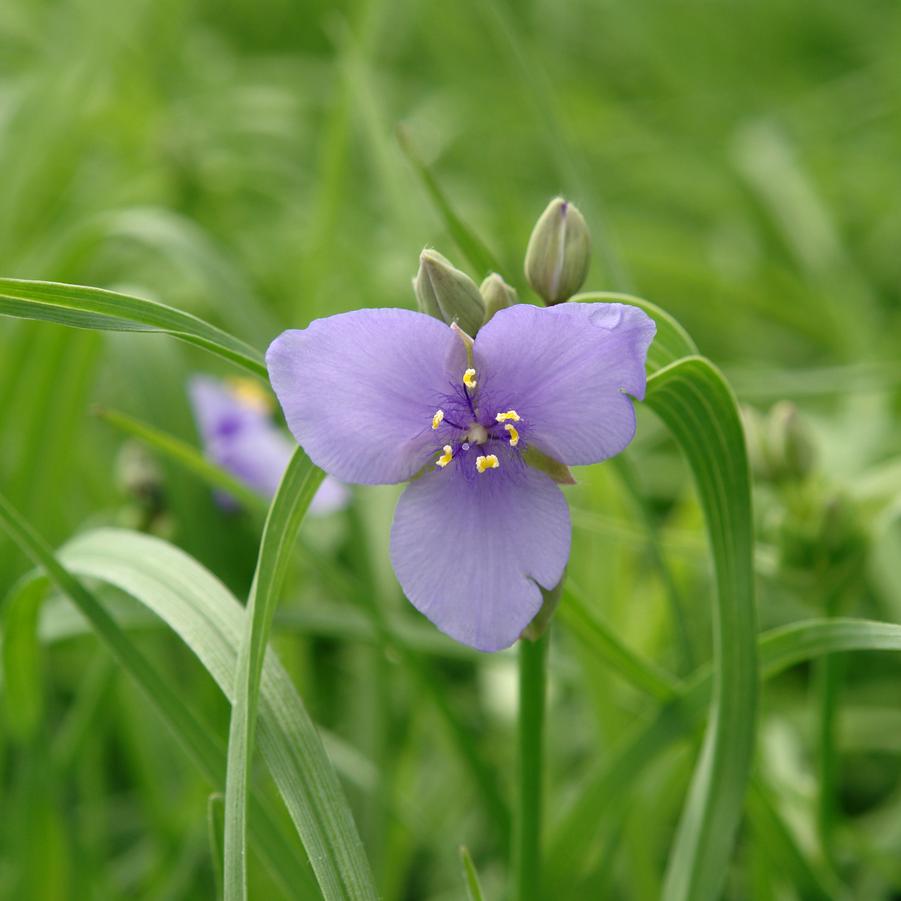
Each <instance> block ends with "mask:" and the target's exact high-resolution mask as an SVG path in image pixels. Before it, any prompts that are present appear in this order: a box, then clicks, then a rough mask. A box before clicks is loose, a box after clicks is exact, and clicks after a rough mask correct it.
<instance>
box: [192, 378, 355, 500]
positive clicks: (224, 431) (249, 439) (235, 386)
mask: <svg viewBox="0 0 901 901" xmlns="http://www.w3.org/2000/svg"><path fill="white" fill-rule="evenodd" d="M188 396H189V398H190V400H191V408H192V410H193V412H194V418H195V419H196V420H197V425H198V428H199V430H200V437H201V440H202V442H203V448H204V452H205V453H206V455H207V457H209V458H210V459H211V460H212V461H213V462H214V463H215V464H216V465H217V466H221V467H222V468H223V469H225V470H226V471H227V472H229V473H231V474H232V475H233V476H235V478H237V479H240V480H241V481H242V482H244V484H245V485H247V486H248V487H249V488H252V489H253V490H254V491H256V492H257V494H259V495H261V496H262V497H265V498H267V499H268V498H271V497H272V496H273V495H274V494H275V490H276V488H278V483H279V482H280V481H281V478H282V476H283V475H284V472H285V468H286V467H287V466H288V462H289V461H290V459H291V455H292V454H293V453H294V444H293V442H292V441H291V439H290V438H288V436H287V435H286V434H285V433H284V432H283V431H282V430H281V429H279V428H278V427H277V426H276V425H275V423H274V422H273V421H272V417H271V415H270V414H271V412H272V410H271V407H272V396H271V395H270V394H268V393H267V392H265V391H264V390H263V389H262V388H260V386H259V385H258V384H257V383H256V382H253V381H250V380H249V379H230V380H229V381H227V382H223V381H220V380H219V379H214V378H211V377H210V376H206V375H195V376H193V377H192V378H191V380H190V381H189V383H188ZM216 499H217V500H218V501H219V503H220V504H221V505H222V506H223V507H225V508H229V509H233V508H235V507H237V506H238V504H237V501H236V500H235V499H234V498H233V497H232V496H231V495H230V494H226V493H225V492H221V491H220V492H217V493H216ZM348 500H349V492H348V490H347V488H346V487H345V486H344V485H342V484H341V483H340V482H338V481H337V480H336V479H326V480H325V481H324V482H323V483H322V484H321V485H320V486H319V490H318V491H317V492H316V495H315V497H314V498H313V502H312V503H311V504H310V513H312V514H313V515H314V516H316V515H325V514H327V513H332V512H333V511H335V510H340V509H341V508H342V507H344V506H346V505H347V502H348Z"/></svg>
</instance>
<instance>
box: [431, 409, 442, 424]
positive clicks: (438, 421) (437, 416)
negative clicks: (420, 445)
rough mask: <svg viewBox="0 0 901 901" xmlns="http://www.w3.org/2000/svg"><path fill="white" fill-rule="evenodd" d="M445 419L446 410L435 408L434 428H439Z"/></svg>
mask: <svg viewBox="0 0 901 901" xmlns="http://www.w3.org/2000/svg"><path fill="white" fill-rule="evenodd" d="M443 421H444V410H435V415H434V416H433V417H432V428H433V429H437V428H438V426H439V425H441V423H442V422H443Z"/></svg>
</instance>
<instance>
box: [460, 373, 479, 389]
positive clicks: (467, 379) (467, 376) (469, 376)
mask: <svg viewBox="0 0 901 901" xmlns="http://www.w3.org/2000/svg"><path fill="white" fill-rule="evenodd" d="M463 384H464V385H466V387H467V388H469V389H470V390H472V389H473V388H475V386H476V385H478V382H477V381H476V371H475V369H467V370H466V372H464V373H463Z"/></svg>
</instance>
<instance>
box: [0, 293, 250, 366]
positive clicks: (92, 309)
mask: <svg viewBox="0 0 901 901" xmlns="http://www.w3.org/2000/svg"><path fill="white" fill-rule="evenodd" d="M0 316H13V317H16V318H18V319H36V320H41V321H43V322H56V323H59V324H61V325H69V326H73V327H74V328H86V329H99V330H101V331H120V332H166V333H168V334H170V335H174V336H175V337H176V338H180V339H181V340H182V341H187V342H189V343H190V344H196V345H197V346H198V347H203V348H205V349H206V350H209V351H211V352H212V353H215V354H218V355H219V356H221V357H224V358H225V359H227V360H229V361H230V362H232V363H236V364H237V365H239V366H242V367H244V369H246V370H248V371H249V372H251V373H253V374H254V375H257V376H262V377H263V378H265V377H266V366H265V363H264V362H263V357H262V355H261V354H260V353H259V351H257V350H255V349H254V348H252V347H250V345H248V344H245V343H244V342H243V341H241V340H239V339H238V338H234V337H232V336H231V335H229V334H228V333H227V332H224V331H222V329H219V328H216V326H214V325H210V324H209V323H208V322H204V321H203V320H202V319H199V318H198V317H197V316H192V315H191V314H190V313H184V312H182V311H181V310H176V309H175V308H173V307H168V306H166V305H165V304H162V303H158V302H157V301H154V300H144V299H141V298H139V297H131V296H129V295H128V294H118V293H116V292H114V291H105V290H103V289H102V288H86V287H83V286H81V285H64V284H61V283H59V282H37V281H25V280H22V279H14V278H0Z"/></svg>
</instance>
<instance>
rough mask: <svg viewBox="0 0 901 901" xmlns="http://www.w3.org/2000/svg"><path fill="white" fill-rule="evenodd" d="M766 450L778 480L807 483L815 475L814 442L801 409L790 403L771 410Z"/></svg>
mask: <svg viewBox="0 0 901 901" xmlns="http://www.w3.org/2000/svg"><path fill="white" fill-rule="evenodd" d="M767 446H768V452H769V457H770V465H771V467H772V471H773V476H774V478H775V479H777V480H778V479H804V478H806V477H807V476H809V475H810V473H811V472H812V471H813V468H814V463H815V462H816V448H815V447H814V443H813V438H812V436H811V434H810V429H809V427H808V426H807V425H806V423H805V422H804V420H803V418H802V417H801V414H800V413H799V412H798V408H797V407H796V406H795V405H794V404H793V403H791V402H790V401H787V400H784V401H780V402H779V403H777V404H775V405H774V406H773V408H772V409H771V410H770V415H769V421H768V423H767Z"/></svg>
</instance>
